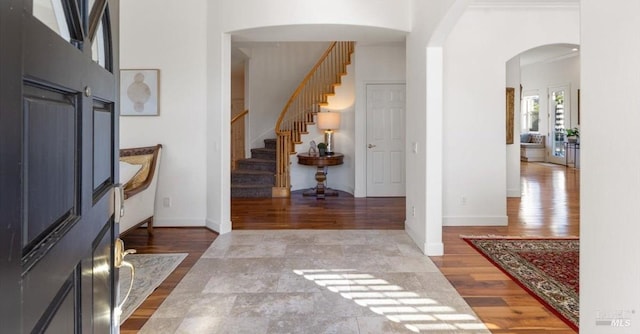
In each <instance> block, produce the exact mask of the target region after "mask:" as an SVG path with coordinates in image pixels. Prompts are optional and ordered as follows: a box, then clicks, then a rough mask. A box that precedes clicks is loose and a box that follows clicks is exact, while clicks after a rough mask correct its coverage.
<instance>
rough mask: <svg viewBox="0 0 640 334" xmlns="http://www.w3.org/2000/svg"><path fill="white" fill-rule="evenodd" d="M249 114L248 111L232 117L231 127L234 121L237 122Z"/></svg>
mask: <svg viewBox="0 0 640 334" xmlns="http://www.w3.org/2000/svg"><path fill="white" fill-rule="evenodd" d="M248 113H249V109H247V110H245V111H243V112H241V113H239V114H237V115H235V116H233V118H232V119H231V125H233V123H235V122H236V121H238V120H239V119H241V118H242V117H244V116H246V115H247V114H248Z"/></svg>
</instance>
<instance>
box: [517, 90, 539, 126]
mask: <svg viewBox="0 0 640 334" xmlns="http://www.w3.org/2000/svg"><path fill="white" fill-rule="evenodd" d="M521 122H522V126H521V127H520V129H521V130H522V131H521V132H538V131H540V96H538V95H527V96H524V97H523V99H522V117H521Z"/></svg>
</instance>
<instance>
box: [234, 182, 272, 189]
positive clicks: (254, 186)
mask: <svg viewBox="0 0 640 334" xmlns="http://www.w3.org/2000/svg"><path fill="white" fill-rule="evenodd" d="M231 188H273V184H259V183H251V184H247V183H243V184H232V185H231Z"/></svg>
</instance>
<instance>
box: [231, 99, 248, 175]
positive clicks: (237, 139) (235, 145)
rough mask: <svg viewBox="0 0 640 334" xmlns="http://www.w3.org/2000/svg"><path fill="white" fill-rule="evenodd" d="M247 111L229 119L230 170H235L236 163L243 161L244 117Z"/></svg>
mask: <svg viewBox="0 0 640 334" xmlns="http://www.w3.org/2000/svg"><path fill="white" fill-rule="evenodd" d="M248 113H249V110H245V111H243V112H241V113H239V114H237V115H235V116H233V118H232V119H231V170H235V169H236V162H237V161H238V160H240V159H244V116H247V114H248Z"/></svg>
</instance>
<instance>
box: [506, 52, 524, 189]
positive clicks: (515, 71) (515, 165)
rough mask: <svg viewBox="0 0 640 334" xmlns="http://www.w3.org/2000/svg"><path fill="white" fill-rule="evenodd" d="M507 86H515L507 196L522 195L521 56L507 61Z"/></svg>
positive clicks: (509, 146) (508, 159)
mask: <svg viewBox="0 0 640 334" xmlns="http://www.w3.org/2000/svg"><path fill="white" fill-rule="evenodd" d="M506 66H507V78H506V87H511V88H514V99H513V103H514V106H513V113H514V115H513V144H510V145H507V150H506V153H507V197H520V136H519V134H520V119H521V117H520V108H521V106H520V82H521V80H520V57H519V56H516V57H513V58H511V59H510V60H509V61H508V62H507V65H506Z"/></svg>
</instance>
